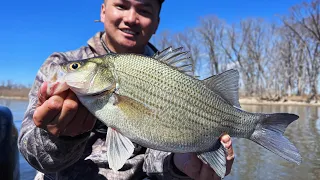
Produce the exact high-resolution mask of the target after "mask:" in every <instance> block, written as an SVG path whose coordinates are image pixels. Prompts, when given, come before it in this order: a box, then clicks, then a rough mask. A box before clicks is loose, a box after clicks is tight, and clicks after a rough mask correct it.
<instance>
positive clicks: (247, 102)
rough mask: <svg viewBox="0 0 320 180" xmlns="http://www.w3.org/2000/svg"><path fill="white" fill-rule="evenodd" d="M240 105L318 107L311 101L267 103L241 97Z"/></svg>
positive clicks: (317, 103)
mask: <svg viewBox="0 0 320 180" xmlns="http://www.w3.org/2000/svg"><path fill="white" fill-rule="evenodd" d="M239 102H240V104H243V105H296V106H320V102H314V101H311V102H310V103H308V102H306V101H295V100H279V101H268V100H261V99H259V98H256V97H241V98H240V99H239Z"/></svg>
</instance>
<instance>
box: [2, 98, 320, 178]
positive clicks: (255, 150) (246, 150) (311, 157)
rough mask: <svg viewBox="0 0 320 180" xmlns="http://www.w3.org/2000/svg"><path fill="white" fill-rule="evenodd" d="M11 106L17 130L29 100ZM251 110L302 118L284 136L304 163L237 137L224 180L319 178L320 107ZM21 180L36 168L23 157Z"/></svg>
mask: <svg viewBox="0 0 320 180" xmlns="http://www.w3.org/2000/svg"><path fill="white" fill-rule="evenodd" d="M0 105H5V106H8V107H9V108H10V109H11V110H12V112H13V116H14V122H15V125H16V126H17V128H18V129H20V127H21V121H22V118H23V114H24V111H25V110H26V108H27V101H19V100H3V99H0ZM242 108H243V109H245V110H247V111H250V112H264V113H273V112H289V113H295V114H297V115H299V116H300V118H299V119H298V120H297V121H296V122H294V123H292V124H291V125H290V126H289V127H288V128H287V130H286V132H285V136H286V137H287V138H289V139H290V141H291V142H292V143H293V144H294V145H295V146H296V147H297V148H298V149H299V151H300V153H301V155H302V164H301V165H300V166H299V165H296V164H294V163H290V162H288V161H286V160H284V159H282V158H281V157H279V156H277V155H275V154H273V153H272V152H269V151H268V150H266V149H264V148H262V147H260V146H259V145H257V144H255V143H254V142H251V141H250V140H247V139H235V140H234V144H233V145H234V149H235V153H236V159H235V162H234V165H233V168H232V172H231V174H230V175H229V176H228V177H226V178H225V179H227V180H230V179H244V180H245V179H264V180H265V179H270V180H271V179H272V180H273V179H289V180H300V179H310V180H316V179H320V119H319V114H320V108H319V107H312V106H282V105H243V106H242ZM20 171H21V179H23V180H29V179H33V177H34V175H35V170H34V169H33V168H32V167H31V166H30V165H29V164H28V163H27V162H26V161H25V160H24V159H23V157H22V156H20Z"/></svg>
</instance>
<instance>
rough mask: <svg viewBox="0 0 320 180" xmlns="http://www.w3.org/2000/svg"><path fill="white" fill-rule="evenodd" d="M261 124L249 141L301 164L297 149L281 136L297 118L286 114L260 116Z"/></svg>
mask: <svg viewBox="0 0 320 180" xmlns="http://www.w3.org/2000/svg"><path fill="white" fill-rule="evenodd" d="M260 117H261V118H262V119H261V123H260V124H258V125H257V127H256V130H255V131H254V132H253V134H252V135H251V137H250V140H252V141H254V142H256V143H258V144H259V145H261V146H263V147H265V148H266V149H268V150H270V151H271V152H273V153H275V154H277V155H279V156H281V157H282V158H284V159H286V160H288V161H291V162H295V163H297V164H298V165H299V164H300V163H301V155H300V154H299V151H298V149H297V148H296V147H295V146H294V145H293V144H292V143H291V142H290V141H289V140H288V139H287V138H286V137H285V136H284V135H283V134H284V131H285V129H286V128H287V127H288V125H289V124H290V123H292V122H293V121H295V120H297V119H298V118H299V116H297V115H295V114H288V113H275V114H262V115H261V116H260Z"/></svg>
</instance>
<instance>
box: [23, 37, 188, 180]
mask: <svg viewBox="0 0 320 180" xmlns="http://www.w3.org/2000/svg"><path fill="white" fill-rule="evenodd" d="M103 36H104V32H98V33H97V34H96V35H95V36H94V37H92V38H91V39H89V40H88V42H87V43H88V44H87V46H84V47H81V48H79V49H77V50H74V51H68V52H64V53H53V54H52V55H50V56H49V57H48V59H47V60H46V61H45V62H44V63H43V65H42V66H41V68H40V70H39V71H38V73H37V76H36V78H35V82H34V84H33V86H32V89H31V91H30V93H29V105H28V108H27V110H26V113H25V117H24V120H23V123H22V127H21V131H20V134H19V150H20V152H21V153H22V155H23V156H24V158H25V159H26V160H27V161H28V162H29V164H30V165H32V166H33V167H34V168H35V169H37V170H38V171H40V172H41V173H42V176H37V177H41V178H39V179H59V180H60V179H90V180H92V179H117V180H120V179H168V180H170V179H189V178H187V177H186V176H183V174H180V173H179V171H178V170H176V168H175V167H174V166H173V163H172V154H171V153H169V152H162V151H156V150H152V149H146V148H143V147H141V146H139V145H136V148H135V151H134V154H133V155H132V156H131V158H130V159H128V160H127V162H126V164H125V165H124V167H123V168H122V169H120V170H119V171H113V170H111V169H109V168H108V162H107V159H106V146H105V143H106V142H105V133H101V132H100V131H99V129H98V128H97V127H98V126H99V124H98V125H97V124H96V126H95V127H96V128H97V129H96V128H94V129H93V131H92V132H90V133H87V134H83V135H79V136H77V137H74V138H72V137H55V136H52V135H51V134H49V133H48V132H47V131H45V130H43V129H40V128H38V127H36V126H35V124H34V123H33V120H32V116H33V113H34V110H35V107H36V104H37V92H38V89H39V87H40V85H41V84H42V83H43V82H44V80H45V79H46V77H47V75H48V69H49V67H48V66H49V65H50V64H51V63H52V62H55V63H60V62H66V61H73V60H79V59H86V58H90V57H94V56H98V55H103V54H106V53H108V52H107V51H106V50H107V49H106V47H103V43H102V41H101V39H103V38H101V37H103ZM154 53H155V51H154V48H151V45H150V44H149V45H148V46H147V47H146V48H145V55H150V56H151V55H152V54H154ZM97 122H99V121H97ZM100 126H101V124H100Z"/></svg>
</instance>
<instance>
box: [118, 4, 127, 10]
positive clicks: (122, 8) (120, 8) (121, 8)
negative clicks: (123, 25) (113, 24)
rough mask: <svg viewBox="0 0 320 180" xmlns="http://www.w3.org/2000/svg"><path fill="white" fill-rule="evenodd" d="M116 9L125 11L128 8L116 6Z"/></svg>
mask: <svg viewBox="0 0 320 180" xmlns="http://www.w3.org/2000/svg"><path fill="white" fill-rule="evenodd" d="M116 7H117V9H119V10H124V9H126V7H125V6H124V5H121V4H120V5H116Z"/></svg>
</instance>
